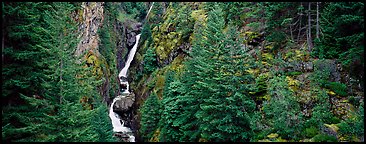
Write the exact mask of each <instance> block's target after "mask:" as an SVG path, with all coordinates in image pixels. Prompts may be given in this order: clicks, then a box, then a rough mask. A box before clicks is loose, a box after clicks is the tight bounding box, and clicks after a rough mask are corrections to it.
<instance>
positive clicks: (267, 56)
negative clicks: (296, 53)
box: [262, 53, 273, 62]
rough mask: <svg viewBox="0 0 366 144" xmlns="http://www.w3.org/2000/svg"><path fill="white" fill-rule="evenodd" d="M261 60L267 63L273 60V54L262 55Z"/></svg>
mask: <svg viewBox="0 0 366 144" xmlns="http://www.w3.org/2000/svg"><path fill="white" fill-rule="evenodd" d="M262 60H263V61H266V62H269V61H271V60H273V54H272V53H262Z"/></svg>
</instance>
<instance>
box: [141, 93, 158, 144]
mask: <svg viewBox="0 0 366 144" xmlns="http://www.w3.org/2000/svg"><path fill="white" fill-rule="evenodd" d="M140 112H141V113H142V116H141V122H140V123H141V132H140V133H141V134H142V138H143V139H144V141H149V140H150V139H151V138H152V135H153V134H154V131H155V130H156V129H157V128H158V127H157V126H158V122H159V120H160V102H159V100H158V96H157V95H156V93H152V94H151V95H150V96H149V97H148V98H147V99H146V101H145V102H144V104H143V105H142V107H141V110H140Z"/></svg>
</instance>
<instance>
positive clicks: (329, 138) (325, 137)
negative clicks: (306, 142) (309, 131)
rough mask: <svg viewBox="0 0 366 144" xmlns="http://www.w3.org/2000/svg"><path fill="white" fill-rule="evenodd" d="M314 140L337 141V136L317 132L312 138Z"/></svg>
mask: <svg viewBox="0 0 366 144" xmlns="http://www.w3.org/2000/svg"><path fill="white" fill-rule="evenodd" d="M312 139H313V141H314V142H337V138H336V137H334V136H330V135H326V134H318V135H316V136H314V137H313V138H312Z"/></svg>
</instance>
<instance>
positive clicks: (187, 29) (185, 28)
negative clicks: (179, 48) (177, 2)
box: [176, 5, 194, 41]
mask: <svg viewBox="0 0 366 144" xmlns="http://www.w3.org/2000/svg"><path fill="white" fill-rule="evenodd" d="M191 13H192V9H191V7H189V6H188V5H183V7H181V8H179V9H178V15H177V18H176V20H177V21H178V24H177V26H176V27H177V31H179V32H181V33H182V39H183V40H185V41H187V40H188V38H189V36H190V34H191V33H192V32H193V27H194V20H193V18H192V17H191Z"/></svg>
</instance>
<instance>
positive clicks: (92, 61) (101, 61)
mask: <svg viewBox="0 0 366 144" xmlns="http://www.w3.org/2000/svg"><path fill="white" fill-rule="evenodd" d="M85 57H86V63H87V65H89V66H92V67H93V69H92V72H93V75H95V76H97V79H98V80H99V79H101V78H102V77H103V76H104V75H103V72H104V71H103V67H104V68H105V69H106V70H107V71H106V73H107V75H108V76H110V75H111V74H110V71H109V66H108V64H107V61H106V60H105V58H104V57H102V56H100V57H98V56H96V55H95V54H94V53H93V52H92V51H89V52H88V53H87V54H86V55H85Z"/></svg>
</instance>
